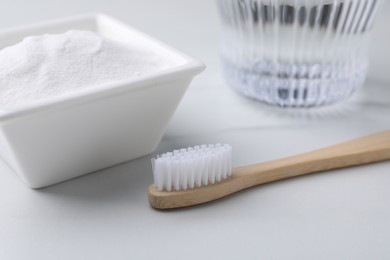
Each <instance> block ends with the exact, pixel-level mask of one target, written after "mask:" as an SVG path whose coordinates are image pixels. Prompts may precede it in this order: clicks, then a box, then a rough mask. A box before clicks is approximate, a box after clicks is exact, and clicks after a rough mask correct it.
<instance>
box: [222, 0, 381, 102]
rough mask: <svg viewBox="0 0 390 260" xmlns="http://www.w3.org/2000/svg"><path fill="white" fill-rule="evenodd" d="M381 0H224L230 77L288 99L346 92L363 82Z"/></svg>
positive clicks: (254, 94) (268, 96)
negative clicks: (372, 27) (374, 23)
mask: <svg viewBox="0 0 390 260" xmlns="http://www.w3.org/2000/svg"><path fill="white" fill-rule="evenodd" d="M381 2H382V0H219V1H218V4H219V9H220V14H221V19H222V27H223V30H222V41H221V45H222V46H221V57H222V64H223V72H224V75H225V78H226V79H227V81H228V82H229V84H230V85H231V86H232V87H234V88H235V89H236V90H237V91H238V92H240V93H242V94H243V95H245V96H248V97H250V98H254V99H257V100H260V101H263V102H266V103H269V104H273V105H278V106H285V107H310V106H320V105H325V104H330V103H334V102H337V101H340V100H343V99H345V98H347V97H348V96H350V95H351V94H352V93H353V92H354V91H355V90H356V89H357V88H358V87H360V86H362V85H363V83H364V80H365V77H366V74H367V69H368V45H369V43H368V42H369V31H370V29H371V26H372V23H373V20H374V17H375V14H376V13H377V10H378V7H379V6H380V4H381Z"/></svg>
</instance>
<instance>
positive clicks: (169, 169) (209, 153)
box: [152, 144, 232, 192]
mask: <svg viewBox="0 0 390 260" xmlns="http://www.w3.org/2000/svg"><path fill="white" fill-rule="evenodd" d="M152 168H153V177H154V185H155V187H156V189H157V190H158V191H167V192H170V191H185V190H188V189H195V188H199V187H204V186H207V185H209V184H214V183H217V182H220V181H222V180H225V179H227V178H228V177H230V176H231V174H232V147H231V146H230V145H228V144H224V145H222V144H215V145H213V144H211V145H201V146H194V147H188V148H186V149H180V150H175V151H173V152H168V153H164V154H161V155H157V156H156V157H155V158H153V159H152Z"/></svg>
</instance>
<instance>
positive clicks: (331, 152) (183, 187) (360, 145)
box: [149, 131, 390, 209]
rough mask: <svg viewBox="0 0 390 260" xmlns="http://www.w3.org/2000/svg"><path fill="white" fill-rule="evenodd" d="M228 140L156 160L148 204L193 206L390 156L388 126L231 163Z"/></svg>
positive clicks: (162, 207)
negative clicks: (316, 147) (338, 141)
mask: <svg viewBox="0 0 390 260" xmlns="http://www.w3.org/2000/svg"><path fill="white" fill-rule="evenodd" d="M231 157H232V148H231V146H230V145H220V144H217V145H202V146H196V147H193V148H191V147H190V148H187V149H181V150H176V151H174V152H172V153H165V154H162V155H159V156H157V157H156V158H154V159H152V166H153V174H154V180H155V183H154V184H152V185H151V186H150V187H149V203H150V205H151V206H152V207H154V208H157V209H172V208H181V207H188V206H193V205H197V204H201V203H206V202H209V201H213V200H216V199H220V198H223V197H225V196H228V195H230V194H233V193H236V192H238V191H241V190H244V189H247V188H250V187H253V186H257V185H260V184H264V183H268V182H273V181H277V180H282V179H287V178H291V177H295V176H300V175H305V174H309V173H315V172H320V171H326V170H332V169H337V168H343V167H349V166H356V165H362V164H367V163H373V162H378V161H384V160H389V159H390V131H385V132H381V133H377V134H374V135H369V136H365V137H361V138H358V139H354V140H352V141H348V142H345V143H341V144H337V145H333V146H330V147H326V148H322V149H319V150H315V151H311V152H307V153H303V154H299V155H295V156H291V157H287V158H283V159H278V160H274V161H269V162H264V163H258V164H254V165H249V166H242V167H237V168H232V166H231V165H232V162H231Z"/></svg>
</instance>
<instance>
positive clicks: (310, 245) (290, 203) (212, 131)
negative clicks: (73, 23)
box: [0, 0, 390, 260]
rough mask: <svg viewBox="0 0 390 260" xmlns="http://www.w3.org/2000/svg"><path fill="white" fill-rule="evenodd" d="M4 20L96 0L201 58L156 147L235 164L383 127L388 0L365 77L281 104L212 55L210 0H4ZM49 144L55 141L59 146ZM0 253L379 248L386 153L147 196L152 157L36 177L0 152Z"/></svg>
mask: <svg viewBox="0 0 390 260" xmlns="http://www.w3.org/2000/svg"><path fill="white" fill-rule="evenodd" d="M1 3H2V6H3V7H6V8H1V9H0V21H1V27H8V26H13V25H18V24H24V23H29V22H35V21H40V20H43V19H49V18H54V17H58V16H67V15H72V14H77V13H82V12H90V11H100V12H105V13H108V14H110V15H113V16H115V17H117V18H119V19H121V20H123V21H125V22H127V23H129V24H130V25H133V26H135V27H137V28H139V29H141V30H144V31H145V32H147V33H149V34H151V35H153V36H155V37H157V38H159V39H161V40H163V41H166V42H168V43H170V44H171V45H173V46H175V47H178V48H180V49H182V50H184V51H186V52H188V53H190V54H192V55H193V56H195V57H198V58H200V59H201V60H203V61H204V62H205V63H206V65H207V66H208V68H207V70H206V71H205V72H204V73H203V74H202V75H200V76H199V77H198V78H196V80H194V82H193V84H192V85H191V87H190V89H189V91H188V92H187V94H186V95H185V97H184V99H183V101H182V103H181V105H180V107H179V108H178V110H177V112H176V114H175V116H174V118H173V119H172V121H171V123H170V125H169V128H168V129H167V132H166V134H165V136H164V138H163V140H162V142H161V144H160V145H159V147H158V149H157V152H165V151H167V150H171V149H173V148H179V147H185V146H188V145H196V144H201V143H209V142H210V143H215V142H226V143H230V144H232V145H233V147H234V164H235V165H236V166H238V165H244V164H248V163H254V162H261V161H266V160H271V159H276V158H279V157H282V156H288V155H293V154H296V153H299V152H304V151H307V150H310V149H314V148H319V147H322V146H326V145H331V144H334V143H336V142H340V141H344V140H347V139H351V138H354V137H358V136H361V135H365V134H369V133H373V132H376V131H381V130H385V129H390V73H389V72H390V71H389V67H390V51H389V49H388V48H390V47H389V46H390V30H389V27H388V24H389V22H390V18H389V17H388V16H387V17H386V15H387V14H388V13H389V11H390V3H388V2H387V3H386V5H385V6H384V8H383V9H384V10H382V14H381V16H380V17H379V19H378V23H377V26H376V28H375V32H374V35H373V48H372V55H371V56H372V57H371V59H372V69H371V72H370V76H369V80H368V82H367V84H366V88H365V89H364V90H363V91H361V92H360V93H358V94H357V95H355V96H354V97H353V98H351V99H350V100H349V101H347V102H345V103H343V104H342V105H340V106H336V107H330V108H326V109H319V110H312V111H285V110H281V109H274V108H269V107H267V106H264V105H261V104H258V103H256V102H253V101H249V100H247V99H245V98H243V97H240V96H238V95H236V94H235V93H234V92H233V91H232V90H231V89H230V88H229V87H227V85H226V84H225V82H224V81H223V79H222V78H221V75H220V72H219V67H218V66H219V65H218V52H217V51H218V32H219V27H218V16H217V11H216V5H215V2H214V1H210V0H198V1H196V0H191V1H180V0H164V1H158V0H151V1H140V0H138V1H125V0H123V1H118V0H112V1H92V0H91V1H86V0H84V1H80V0H67V1H62V2H58V1H49V0H46V1H44V0H37V1H28V0H13V1H10V0H2V2H1ZM58 149H61V148H60V147H59V148H58ZM0 174H1V182H0V259H4V260H14V259H57V260H59V259H152V258H153V259H267V260H268V259H299V260H302V259H390V242H389V241H390V189H389V182H390V162H383V163H378V164H375V165H367V166H362V167H359V168H350V169H344V170H337V171H332V172H327V173H319V174H315V175H311V176H304V177H300V178H296V179H291V180H285V181H280V182H276V183H272V184H267V185H263V186H262V187H258V188H255V189H251V190H248V191H246V192H243V193H241V194H239V195H236V196H231V197H229V198H227V199H223V200H221V201H218V202H214V203H211V204H207V205H203V206H197V207H193V208H189V209H185V210H174V211H168V212H161V211H156V210H153V209H151V208H150V207H149V205H148V203H147V187H148V185H149V184H150V183H151V182H152V176H151V166H150V164H149V157H145V158H141V159H139V160H135V161H132V162H129V163H126V164H122V165H119V166H117V167H114V168H110V169H106V170H103V171H100V172H97V173H94V174H90V175H87V176H84V177H81V178H77V179H74V180H71V181H68V182H65V183H61V184H59V185H55V186H52V187H48V188H45V189H41V190H31V189H29V188H26V187H25V186H23V185H22V183H21V182H20V181H19V180H18V179H17V177H16V176H15V175H14V174H13V173H12V172H11V171H10V170H9V169H8V168H7V167H6V166H5V165H3V164H0Z"/></svg>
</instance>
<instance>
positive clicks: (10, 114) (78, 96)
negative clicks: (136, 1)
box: [0, 13, 205, 125]
mask: <svg viewBox="0 0 390 260" xmlns="http://www.w3.org/2000/svg"><path fill="white" fill-rule="evenodd" d="M91 19H93V20H94V21H95V22H96V23H98V20H100V19H104V20H108V21H109V22H110V23H112V24H115V26H120V27H124V28H126V29H127V30H130V31H132V32H134V33H135V34H137V35H139V36H140V37H141V38H143V39H145V40H147V41H150V42H153V43H154V44H156V45H159V46H160V47H161V48H163V49H165V50H167V51H169V52H171V53H173V54H174V55H176V56H178V57H180V58H182V59H183V60H184V62H183V64H180V65H176V66H173V67H171V68H169V69H165V70H161V71H157V72H153V73H150V74H145V75H142V76H138V77H133V78H130V79H126V80H118V81H113V82H109V83H106V84H102V85H100V86H99V87H97V88H87V89H81V90H78V91H75V92H71V93H66V94H64V95H60V96H58V97H51V98H48V99H47V100H42V101H37V102H33V103H31V104H26V105H18V106H15V108H13V109H12V110H6V109H5V110H1V108H0V125H4V124H5V123H9V121H12V120H15V119H20V118H24V117H26V116H30V115H33V114H36V113H40V112H45V111H50V110H56V109H61V108H65V107H69V106H75V105H80V104H85V103H89V102H92V101H94V100H99V99H102V98H108V97H113V96H116V95H120V94H122V93H125V92H133V91H139V90H141V89H147V88H150V87H154V86H156V83H158V82H165V81H170V80H175V79H184V78H192V77H194V76H195V75H196V74H198V73H200V72H201V71H203V70H204V69H205V65H204V64H203V63H202V62H201V61H199V60H197V59H195V58H193V57H192V56H190V55H188V54H185V53H183V52H181V51H179V50H177V49H176V48H174V47H171V46H170V45H168V44H166V43H164V42H161V41H160V40H158V39H155V38H153V37H152V36H150V35H147V34H145V33H143V32H141V31H139V30H137V29H135V28H133V27H131V26H129V25H127V24H125V23H123V22H121V21H119V20H117V19H115V18H113V17H111V16H109V15H106V14H102V13H88V14H81V15H76V16H71V17H65V18H57V19H52V20H47V21H43V22H38V23H34V24H30V25H22V26H18V27H11V28H5V29H1V30H0V35H1V36H3V38H6V37H7V34H14V33H22V34H26V36H27V35H29V34H28V33H29V32H32V31H34V30H38V29H42V28H44V27H47V26H49V25H51V26H53V25H54V26H55V25H58V26H60V25H63V24H65V23H67V22H77V21H80V22H82V21H87V20H91Z"/></svg>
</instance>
